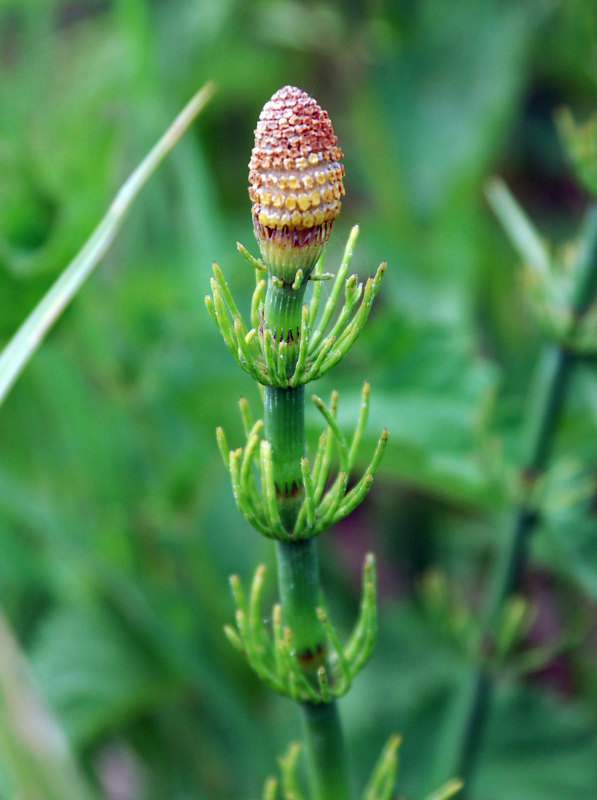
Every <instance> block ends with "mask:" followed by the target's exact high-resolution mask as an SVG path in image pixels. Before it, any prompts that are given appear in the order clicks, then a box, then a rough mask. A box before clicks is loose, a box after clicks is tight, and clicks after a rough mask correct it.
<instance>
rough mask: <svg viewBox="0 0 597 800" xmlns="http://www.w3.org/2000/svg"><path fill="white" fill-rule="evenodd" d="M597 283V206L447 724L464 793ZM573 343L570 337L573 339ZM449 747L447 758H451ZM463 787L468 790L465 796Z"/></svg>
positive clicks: (519, 240) (514, 235) (525, 242)
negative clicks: (499, 641) (468, 667)
mask: <svg viewBox="0 0 597 800" xmlns="http://www.w3.org/2000/svg"><path fill="white" fill-rule="evenodd" d="M488 198H489V201H490V203H491V205H492V206H493V209H494V211H495V212H496V214H497V216H498V217H499V219H500V221H501V222H502V224H503V226H504V228H505V230H506V232H507V234H508V235H509V236H510V238H511V239H512V241H513V244H514V245H515V247H516V248H517V249H518V250H519V252H520V253H521V255H522V256H523V257H524V258H525V260H526V261H527V262H529V261H531V266H534V267H535V268H536V269H540V270H541V271H543V270H549V263H548V262H547V261H545V260H544V258H545V256H546V251H544V248H543V246H542V245H541V242H540V240H539V239H538V237H537V236H536V234H535V233H534V231H533V229H532V226H531V225H530V223H528V222H527V220H526V218H525V217H524V214H523V212H522V211H521V210H520V209H519V207H518V206H517V204H516V202H515V201H514V199H513V198H512V197H511V195H510V193H509V192H508V189H507V188H506V186H505V185H504V184H503V183H502V182H498V181H493V182H492V183H491V184H490V186H489V189H488ZM596 290H597V206H595V205H593V206H592V207H591V208H590V209H589V210H588V212H587V215H586V219H585V223H584V226H583V230H582V233H581V240H580V250H579V253H578V259H577V264H576V270H575V280H574V285H573V289H572V293H571V297H570V298H569V304H570V330H569V331H568V332H567V336H566V338H565V340H563V341H560V342H554V343H550V344H549V345H547V346H546V347H545V350H544V352H543V353H542V354H541V357H540V359H539V365H538V368H537V373H536V380H535V386H534V391H533V392H532V393H531V397H530V402H529V405H528V410H527V418H526V422H525V425H524V429H523V435H524V437H525V439H524V442H523V455H522V459H521V466H520V470H519V500H518V503H517V506H516V507H515V508H514V510H513V513H512V517H511V522H510V527H509V532H508V536H507V538H506V544H505V547H504V550H503V552H502V554H501V558H500V559H499V560H498V563H497V565H496V572H495V576H494V581H493V588H492V592H491V594H490V598H489V603H488V607H487V611H486V615H485V619H484V622H483V626H482V630H481V637H480V642H479V647H480V654H479V658H480V660H479V664H478V666H477V667H476V669H475V671H474V672H473V673H472V674H470V675H468V676H467V678H466V681H465V683H464V684H463V686H462V688H461V692H460V694H459V697H458V700H457V703H456V706H455V714H454V717H453V718H452V720H451V723H450V724H449V730H448V736H447V737H446V745H447V746H446V750H444V751H443V752H441V751H440V759H445V760H443V761H442V762H441V763H442V769H441V775H440V776H439V777H445V776H447V775H448V774H457V775H459V776H460V777H461V778H463V779H464V782H465V788H464V793H466V794H467V795H468V794H469V792H470V780H471V778H472V776H473V772H474V769H475V767H476V764H477V761H478V758H479V753H480V747H481V744H482V737H483V733H484V730H485V727H486V722H487V717H488V712H489V706H490V703H491V697H492V693H493V686H494V680H495V676H494V672H493V671H492V669H491V664H490V663H488V660H487V659H486V658H485V656H487V655H488V656H489V662H490V661H491V654H492V652H493V650H494V643H495V637H496V630H497V626H498V624H499V619H500V616H501V614H502V611H503V608H504V604H505V602H506V601H507V599H508V598H509V597H510V595H511V594H512V593H513V592H516V591H517V590H518V589H519V588H520V585H521V580H522V576H523V574H524V571H525V568H526V565H527V561H528V555H529V543H530V538H531V534H532V533H533V531H534V529H535V527H536V525H537V522H538V519H539V512H538V509H537V508H536V503H535V498H534V489H535V487H536V485H537V482H538V480H539V479H540V478H541V477H542V476H543V475H544V474H545V472H546V470H547V468H548V465H549V461H550V457H551V453H552V449H553V445H554V441H555V437H556V434H557V431H558V427H559V423H560V419H561V416H562V411H563V408H564V404H565V401H566V397H567V394H568V390H569V387H570V381H571V377H572V375H573V372H574V366H575V363H576V360H577V357H578V356H577V354H576V353H575V351H574V349H573V343H574V338H575V334H576V332H577V330H578V327H579V325H580V323H581V322H582V319H583V316H584V314H585V312H586V311H587V310H588V308H589V307H590V306H591V304H592V303H593V302H594V300H595V292H596ZM570 343H571V344H570ZM446 754H448V757H447V758H446ZM464 793H463V797H464Z"/></svg>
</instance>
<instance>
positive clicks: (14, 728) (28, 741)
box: [0, 615, 96, 800]
mask: <svg viewBox="0 0 597 800" xmlns="http://www.w3.org/2000/svg"><path fill="white" fill-rule="evenodd" d="M0 753H1V755H2V767H3V770H6V776H7V777H8V778H9V781H10V783H11V785H12V786H11V788H12V789H13V790H14V794H11V795H10V796H11V797H18V798H19V800H40V799H41V798H43V800H92V798H94V797H96V795H94V794H92V793H91V791H90V789H89V788H88V787H87V785H86V784H85V781H84V780H83V777H82V776H81V774H80V773H79V771H78V768H77V766H76V763H75V761H74V759H73V757H72V755H71V753H70V750H69V747H68V743H67V741H66V739H65V737H64V734H63V733H62V731H61V729H60V728H58V726H57V725H56V723H55V722H54V720H53V719H52V717H51V716H50V714H49V713H48V711H47V709H46V708H45V706H44V704H43V703H42V700H41V698H40V697H39V696H38V693H37V691H36V689H35V687H34V685H33V683H32V681H31V679H30V677H29V670H28V665H27V664H26V662H25V660H24V658H23V656H22V654H21V652H20V651H19V648H18V645H17V643H16V641H15V639H14V637H13V635H12V633H11V632H10V629H9V627H8V625H7V623H6V621H5V620H4V617H3V616H1V615H0Z"/></svg>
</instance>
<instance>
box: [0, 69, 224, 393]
mask: <svg viewBox="0 0 597 800" xmlns="http://www.w3.org/2000/svg"><path fill="white" fill-rule="evenodd" d="M213 91H214V85H213V84H212V83H211V82H210V83H206V84H205V86H204V87H203V88H202V89H200V90H199V91H198V92H197V94H196V95H194V96H193V97H192V98H191V100H189V102H188V103H187V105H186V106H185V107H184V108H183V110H182V111H181V112H180V114H179V115H178V116H177V117H176V118H175V120H174V122H172V124H171V125H170V127H169V128H168V130H167V131H166V132H165V133H164V135H163V136H162V137H161V139H159V140H158V141H157V142H156V144H155V145H154V146H153V147H152V149H151V150H150V151H149V153H148V154H147V155H146V156H145V158H144V159H143V161H141V163H140V164H139V166H138V167H137V168H136V169H135V170H134V171H133V172H132V173H131V175H130V176H129V177H128V179H127V180H126V181H125V182H124V184H123V185H122V186H121V187H120V189H119V191H118V192H117V194H116V197H115V198H114V200H113V201H112V204H111V205H110V207H109V209H108V211H107V213H106V215H105V216H104V218H103V219H102V221H101V222H100V223H99V225H98V226H97V228H96V229H95V230H94V231H93V233H92V234H91V236H90V237H89V239H88V240H87V242H86V243H85V244H84V245H83V248H82V249H81V250H80V251H79V252H78V253H77V255H76V256H75V257H74V259H73V260H72V261H71V262H70V264H69V265H68V266H67V267H66V269H65V270H64V272H63V273H62V274H61V275H60V277H59V278H58V279H57V280H56V282H55V283H54V285H53V286H52V287H51V288H50V290H49V291H48V292H47V294H46V295H45V296H44V297H43V298H42V300H41V301H40V302H39V303H38V305H37V306H36V307H35V308H34V309H33V311H32V312H31V314H30V315H29V316H28V317H27V319H26V320H25V322H24V323H23V324H22V325H21V327H20V328H19V329H18V331H17V332H16V333H15V335H14V336H13V337H12V339H11V340H10V341H9V342H8V344H7V345H6V347H5V348H4V350H3V351H2V353H0V405H1V404H2V403H3V401H4V399H5V397H6V395H7V394H8V393H9V391H10V390H11V388H12V387H13V385H14V383H15V382H16V380H17V378H18V377H19V375H20V374H21V372H22V371H23V369H24V368H25V367H26V366H27V364H28V362H29V361H30V359H31V357H32V356H33V355H34V353H35V352H36V350H37V348H38V347H39V345H40V344H41V343H42V341H43V340H44V338H45V336H46V334H47V333H48V331H49V330H50V328H51V327H52V325H53V324H54V322H56V320H57V319H58V317H59V316H60V314H61V313H62V312H63V311H64V309H65V308H66V306H67V305H68V304H69V302H70V301H71V300H72V299H73V297H74V296H75V294H76V293H77V292H78V291H79V289H80V288H81V286H82V285H83V283H84V282H85V281H86V279H87V278H88V277H89V275H91V273H92V272H93V270H94V269H95V267H96V266H97V264H98V263H99V262H100V260H101V259H102V257H103V256H104V255H105V253H106V251H107V250H108V248H109V247H110V245H111V244H112V242H113V241H114V238H115V237H116V234H117V233H118V231H119V230H120V226H121V225H122V222H123V221H124V218H125V216H126V214H127V213H128V211H129V209H130V207H131V205H132V203H133V201H134V200H135V198H136V197H137V195H138V194H139V192H140V191H141V189H142V188H143V186H144V185H145V184H146V183H147V181H148V179H149V178H150V177H151V175H152V174H153V173H154V171H155V170H156V168H157V167H158V166H159V164H160V163H161V162H162V161H163V159H164V158H165V157H166V156H167V155H168V153H169V152H170V150H172V148H173V147H174V145H175V144H176V143H177V142H178V140H179V139H180V138H181V136H182V135H183V133H184V132H185V131H186V130H187V128H188V127H189V125H190V124H191V122H192V121H193V120H194V119H195V117H196V116H197V114H199V112H200V111H201V110H202V109H203V107H204V106H205V104H206V103H207V101H208V100H209V98H210V97H211V96H212V94H213Z"/></svg>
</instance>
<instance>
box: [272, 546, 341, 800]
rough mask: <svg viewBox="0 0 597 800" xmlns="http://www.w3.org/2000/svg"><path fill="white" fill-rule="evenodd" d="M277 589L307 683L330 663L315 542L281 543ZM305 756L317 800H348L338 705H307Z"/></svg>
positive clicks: (305, 704)
mask: <svg viewBox="0 0 597 800" xmlns="http://www.w3.org/2000/svg"><path fill="white" fill-rule="evenodd" d="M276 556H277V560H278V583H279V587H280V600H281V602H282V609H283V614H284V622H285V624H286V625H288V626H289V628H290V630H291V631H292V643H293V646H294V649H295V651H296V655H297V657H298V661H299V664H300V666H301V668H302V670H303V672H304V674H305V677H307V679H308V680H310V681H312V682H313V683H314V685H317V668H318V667H319V666H322V665H325V663H326V660H327V658H326V656H327V653H326V636H325V631H324V629H323V627H322V625H321V622H320V621H319V619H318V617H317V607H318V606H319V605H321V584H320V580H319V564H318V559H317V546H316V542H315V540H314V539H307V540H305V541H297V542H276ZM301 711H302V717H303V730H304V736H305V750H306V754H307V762H308V768H309V780H310V783H311V796H312V800H349V798H350V791H349V786H348V772H347V768H346V756H345V751H344V740H343V737H342V729H341V725H340V716H339V714H338V707H337V704H336V701H332V702H330V703H321V704H317V705H316V704H314V703H302V704H301Z"/></svg>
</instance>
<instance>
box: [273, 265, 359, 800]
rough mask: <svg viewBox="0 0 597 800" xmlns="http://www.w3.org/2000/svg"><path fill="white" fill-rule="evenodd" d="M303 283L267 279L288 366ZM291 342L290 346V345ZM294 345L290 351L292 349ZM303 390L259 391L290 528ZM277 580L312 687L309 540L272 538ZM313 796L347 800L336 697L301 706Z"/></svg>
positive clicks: (299, 491)
mask: <svg viewBox="0 0 597 800" xmlns="http://www.w3.org/2000/svg"><path fill="white" fill-rule="evenodd" d="M303 297H304V284H303V286H301V287H300V288H298V289H292V288H291V286H290V285H288V284H287V283H285V284H284V285H283V286H280V285H277V284H276V283H275V282H274V281H273V280H272V278H271V276H270V279H269V281H268V287H267V293H266V298H265V308H264V322H265V324H266V325H267V326H268V327H269V328H270V329H271V330H272V331H274V332H275V336H276V337H277V338H284V339H285V340H286V341H288V343H289V352H288V355H289V358H288V370H289V374H292V372H293V371H294V368H295V365H296V358H297V355H298V333H299V332H300V319H301V310H302V302H303ZM293 343H294V345H295V346H294V347H292V344H293ZM291 348H292V349H291ZM304 396H305V395H304V387H303V386H299V387H297V388H295V389H290V388H289V389H281V388H276V387H271V386H266V387H265V391H264V425H265V437H266V439H267V440H268V441H269V442H270V443H271V446H272V461H273V470H274V483H275V485H276V495H277V502H278V508H279V512H280V518H281V520H282V524H283V525H284V527H285V528H286V530H287V531H292V530H293V528H294V525H295V522H296V518H297V515H298V512H299V509H300V506H301V504H302V502H303V498H304V487H303V479H302V472H301V458H302V457H303V456H304V455H305V400H304ZM276 556H277V562H278V584H279V588H280V602H281V605H282V616H283V619H284V624H285V625H287V626H288V627H289V629H290V631H291V633H292V645H293V648H294V650H295V652H296V655H297V658H298V662H299V665H300V667H301V669H302V671H303V673H304V675H305V677H306V678H307V680H309V681H310V682H312V683H313V685H314V686H317V685H318V683H317V669H318V667H320V666H325V665H326V662H327V653H326V646H327V641H326V634H325V630H324V628H323V626H322V624H321V622H320V621H319V619H318V617H317V608H318V606H320V605H321V595H322V592H321V582H320V578H319V563H318V558H317V546H316V542H315V540H314V539H308V540H304V541H296V542H293V541H290V542H282V541H278V542H276ZM301 710H302V716H303V727H304V735H305V750H306V755H307V762H308V771H309V780H310V784H311V797H312V800H350V791H349V788H348V773H347V769H346V758H345V752H344V742H343V738H342V731H341V725H340V717H339V714H338V708H337V705H336V702H335V701H333V702H330V703H321V704H312V703H303V704H301Z"/></svg>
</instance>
